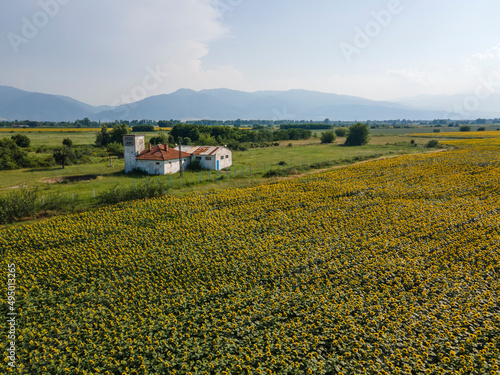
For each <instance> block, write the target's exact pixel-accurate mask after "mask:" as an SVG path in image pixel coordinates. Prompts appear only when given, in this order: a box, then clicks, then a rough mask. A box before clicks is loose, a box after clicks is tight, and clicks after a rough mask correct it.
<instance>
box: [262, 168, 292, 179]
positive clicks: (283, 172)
mask: <svg viewBox="0 0 500 375" xmlns="http://www.w3.org/2000/svg"><path fill="white" fill-rule="evenodd" d="M289 175H290V171H289V170H288V169H273V170H271V171H267V172H266V173H264V174H263V175H262V177H264V178H270V177H286V176H289Z"/></svg>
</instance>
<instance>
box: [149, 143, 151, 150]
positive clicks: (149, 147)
mask: <svg viewBox="0 0 500 375" xmlns="http://www.w3.org/2000/svg"><path fill="white" fill-rule="evenodd" d="M149 151H151V143H150V144H149Z"/></svg>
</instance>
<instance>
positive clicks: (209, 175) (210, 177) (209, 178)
mask: <svg viewBox="0 0 500 375" xmlns="http://www.w3.org/2000/svg"><path fill="white" fill-rule="evenodd" d="M210 172H212V170H211V169H209V170H208V181H212V173H210Z"/></svg>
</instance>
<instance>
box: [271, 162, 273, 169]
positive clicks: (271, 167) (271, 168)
mask: <svg viewBox="0 0 500 375" xmlns="http://www.w3.org/2000/svg"><path fill="white" fill-rule="evenodd" d="M271 170H273V162H271Z"/></svg>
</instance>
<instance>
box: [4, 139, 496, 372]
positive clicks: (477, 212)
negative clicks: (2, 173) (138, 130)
mask: <svg viewBox="0 0 500 375" xmlns="http://www.w3.org/2000/svg"><path fill="white" fill-rule="evenodd" d="M447 143H449V144H450V145H453V146H454V149H453V150H450V151H444V152H436V153H430V154H422V155H406V156H401V157H397V158H390V159H385V160H379V161H375V162H370V163H364V164H359V165H354V166H350V167H347V168H343V169H337V170H335V171H332V172H328V173H323V174H317V175H311V176H307V177H304V178H300V179H292V180H282V181H278V182H276V183H272V184H267V185H261V186H258V187H251V188H245V189H228V190H224V191H209V192H200V193H195V194H193V195H189V196H185V197H172V196H166V197H162V198H157V199H151V200H142V201H134V202H132V203H131V202H128V203H124V204H118V205H114V206H108V207H104V208H101V209H99V210H98V211H95V212H88V213H81V214H75V215H70V216H64V217H58V218H55V219H51V220H47V221H44V222H39V223H32V224H25V225H22V226H17V227H9V228H4V229H1V230H0V251H1V253H2V264H1V266H2V270H4V274H7V272H8V265H11V264H15V266H16V288H17V289H16V296H15V302H16V303H15V311H17V313H18V315H17V317H16V352H15V356H16V361H15V367H12V366H10V365H9V361H10V360H9V359H8V356H9V352H8V351H7V349H8V348H9V345H10V344H9V340H8V339H7V334H4V335H3V337H2V338H3V340H2V341H1V342H0V345H1V350H2V352H3V353H4V357H5V360H4V359H3V358H2V361H1V362H0V372H1V373H2V374H9V373H12V374H47V375H52V374H86V375H89V374H94V375H95V374H193V375H194V374H227V375H228V374H345V375H347V374H492V375H493V374H500V370H499V363H500V353H499V349H500V280H499V275H500V152H499V151H500V139H498V138H496V139H495V138H492V139H485V140H457V141H450V142H447ZM4 280H5V287H4V289H3V290H4V292H2V296H3V303H2V314H3V316H7V314H8V312H9V311H10V310H9V308H10V307H9V306H10V305H9V304H7V303H6V301H7V280H6V278H4ZM0 326H2V329H3V332H7V331H8V329H9V327H8V323H7V318H5V319H3V320H2V321H1V322H0Z"/></svg>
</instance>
